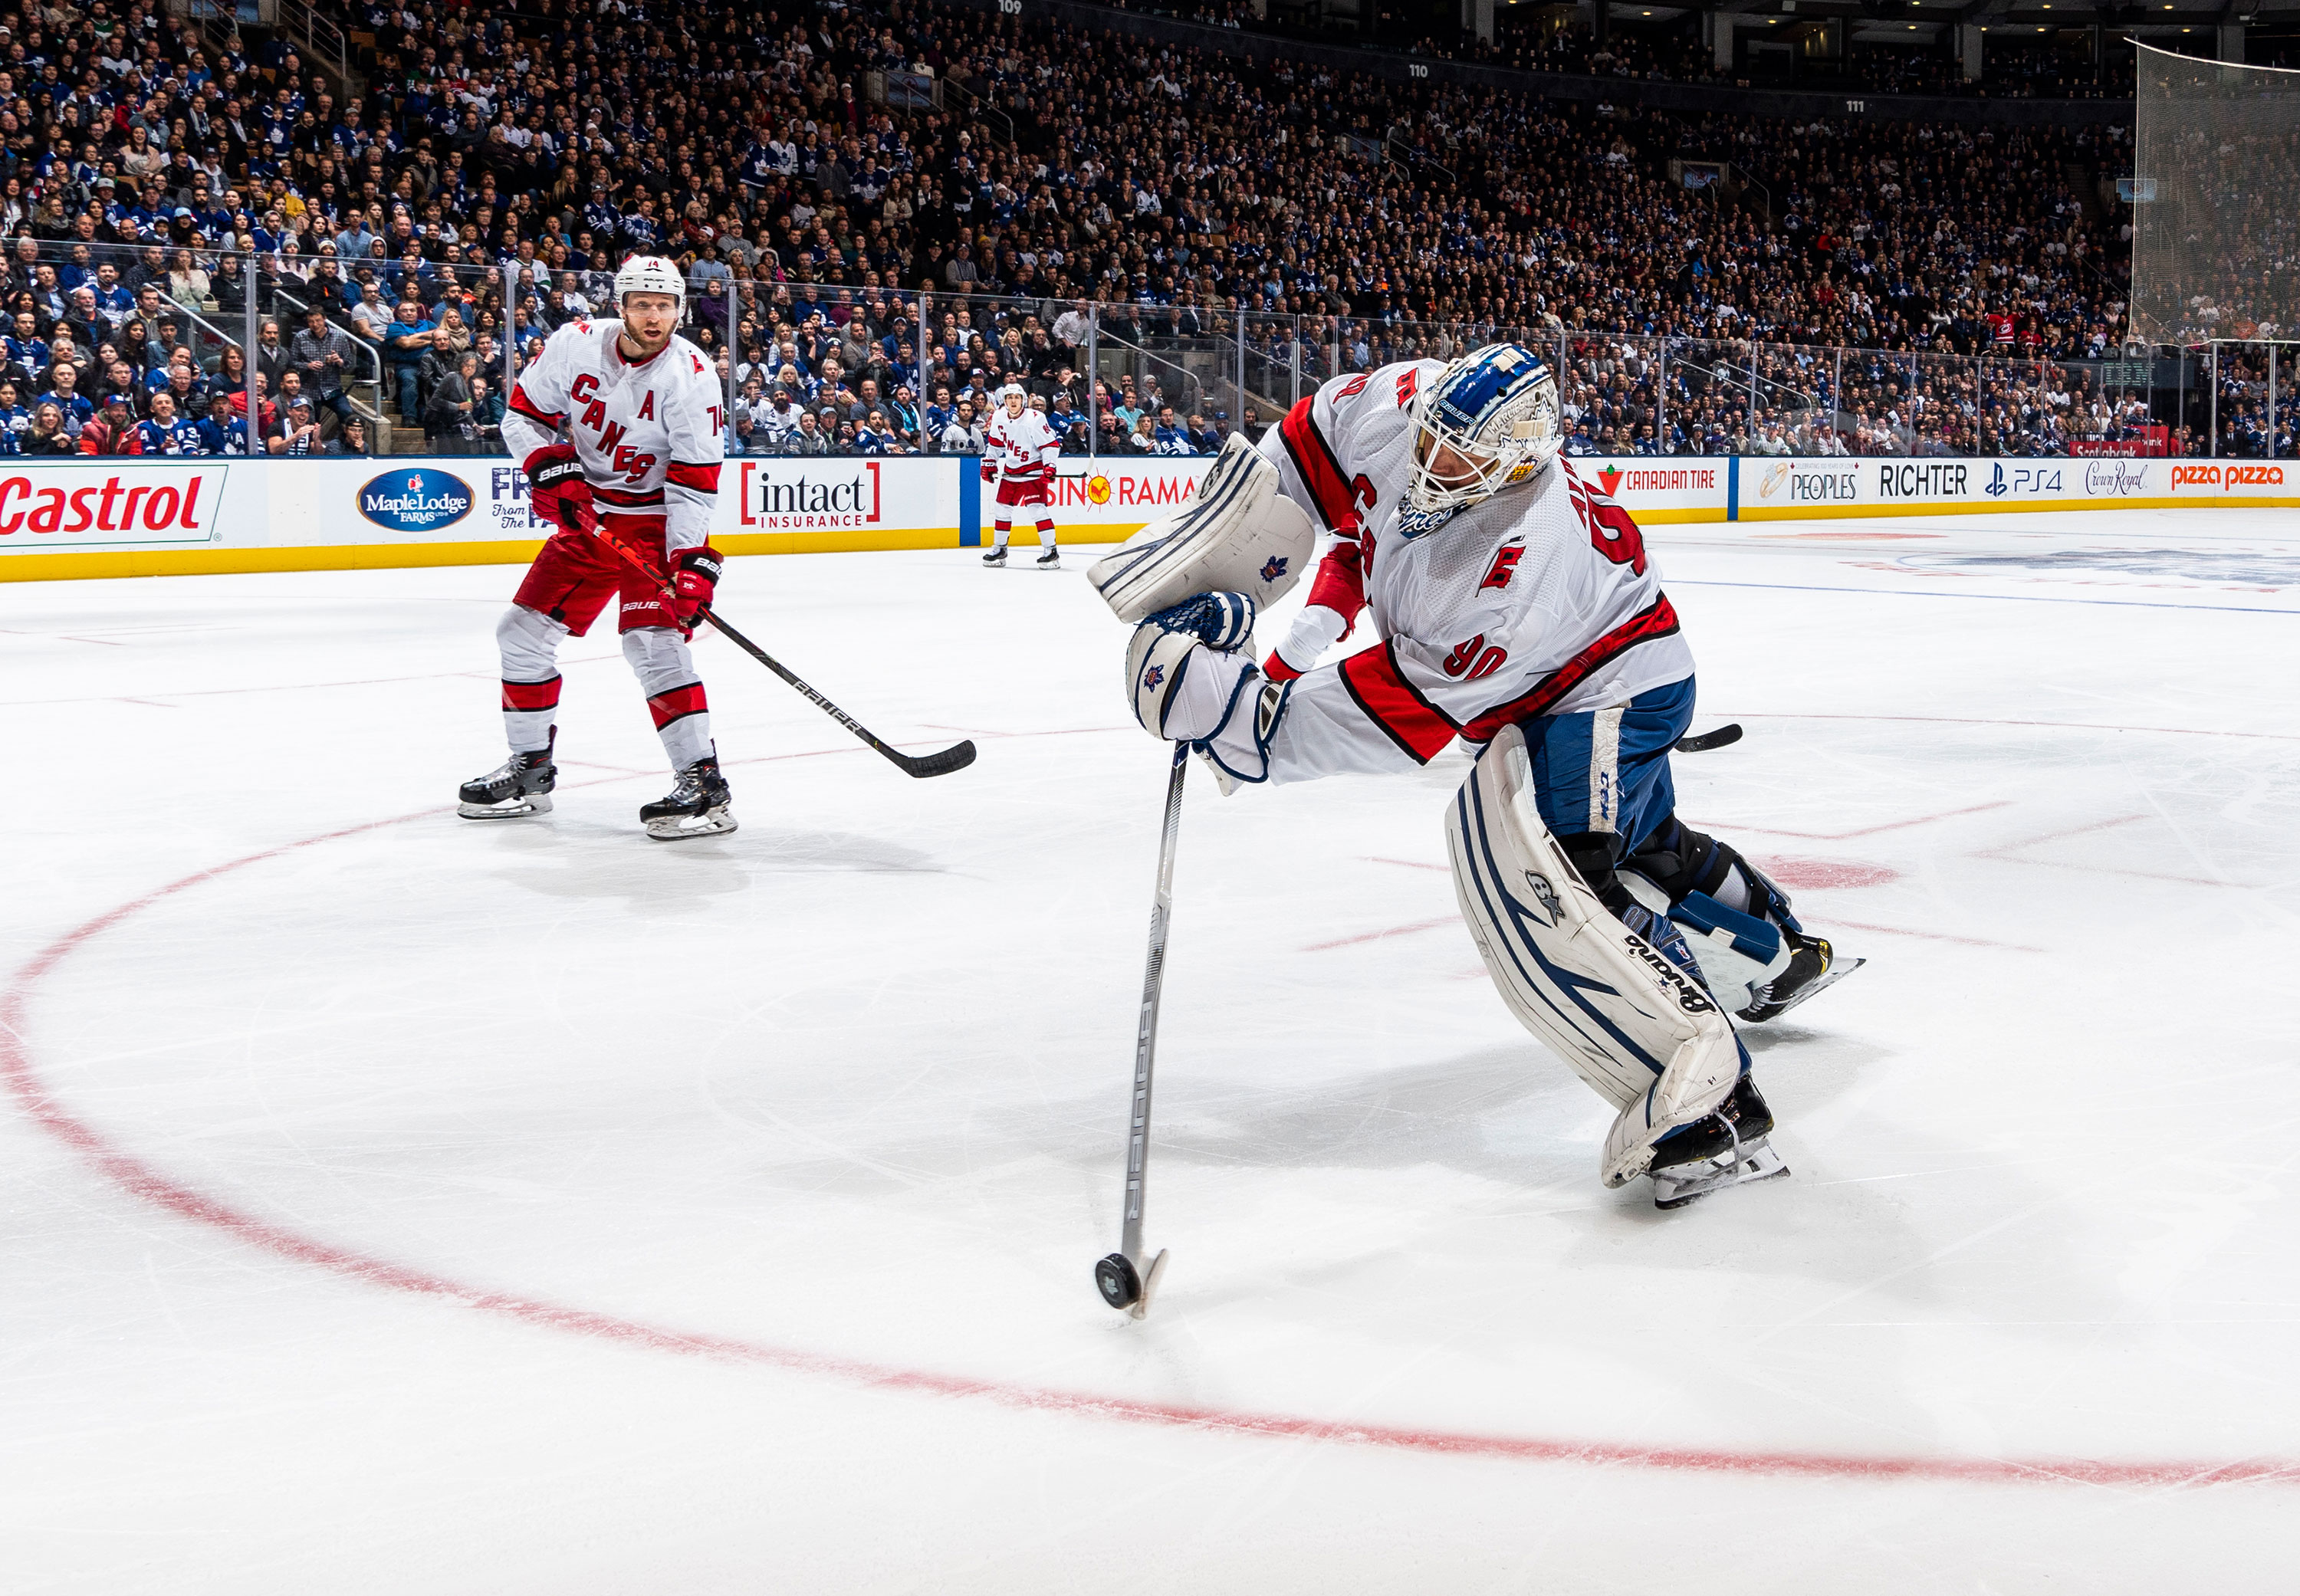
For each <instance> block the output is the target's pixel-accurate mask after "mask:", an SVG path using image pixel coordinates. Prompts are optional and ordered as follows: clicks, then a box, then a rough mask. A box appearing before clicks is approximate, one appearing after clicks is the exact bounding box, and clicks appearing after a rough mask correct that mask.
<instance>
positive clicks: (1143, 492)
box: [0, 456, 2300, 581]
mask: <svg viewBox="0 0 2300 1596" xmlns="http://www.w3.org/2000/svg"><path fill="white" fill-rule="evenodd" d="M1210 463H1211V457H1204V458H1196V459H1178V460H1125V461H1089V460H1080V461H1065V462H1064V463H1063V468H1062V470H1061V472H1060V475H1059V478H1058V479H1057V481H1056V483H1055V485H1054V494H1053V499H1054V503H1053V507H1052V510H1053V516H1054V521H1055V523H1056V526H1057V527H1058V528H1059V529H1060V534H1061V536H1062V537H1063V541H1065V542H1070V543H1085V544H1096V543H1113V542H1116V541H1118V540H1120V539H1121V538H1123V537H1125V536H1129V534H1131V533H1132V532H1134V531H1135V530H1136V529H1137V528H1139V527H1141V526H1142V525H1143V524H1144V523H1145V522H1146V521H1149V520H1154V519H1155V518H1157V517H1158V516H1161V515H1163V514H1166V513H1168V512H1170V511H1171V510H1172V509H1173V508H1174V507H1175V506H1177V505H1179V504H1183V503H1188V501H1189V498H1190V495H1191V494H1192V493H1193V492H1194V491H1195V490H1196V485H1197V481H1198V478H1200V476H1201V475H1203V473H1204V470H1205V468H1206V467H1207V465H1208V464H1210ZM1572 468H1573V470H1575V471H1576V472H1577V473H1578V474H1579V476H1581V477H1582V478H1584V479H1585V480H1588V481H1591V482H1594V483H1595V484H1596V486H1598V487H1599V488H1600V489H1602V490H1603V491H1604V492H1607V493H1610V494H1612V495H1613V496H1614V497H1615V498H1617V499H1618V500H1620V502H1621V503H1622V504H1623V505H1625V506H1627V507H1628V509H1629V511H1630V512H1631V513H1632V514H1633V515H1635V516H1636V517H1638V519H1639V520H1644V521H1648V522H1652V523H1655V524H1661V523H1667V522H1672V521H1754V520H1810V519H1821V518H1828V517H1833V516H1876V515H1891V514H1896V513H1910V514H1917V513H1922V514H1929V515H1938V514H1940V513H1943V512H1945V511H1947V512H1954V511H1991V510H1998V511H2035V510H2107V509H2167V508H2179V507H2183V506H2188V505H2214V504H2221V505H2230V506H2241V507H2245V508H2251V509H2260V508H2274V507H2293V506H2300V464H2296V463H2293V462H2288V461H2215V460H2116V459H2099V458H2092V459H2081V460H2079V459H2046V460H2011V459H2006V460H1989V459H1930V460H1908V459H1860V460H1850V459H1843V460H1828V459H1795V460H1789V459H1765V458H1748V459H1740V458H1733V457H1709V458H1696V459H1685V458H1673V459H1617V458H1584V459H1577V460H1575V461H1572ZM995 514H996V510H995V507H994V506H992V505H991V504H988V503H986V501H985V494H984V485H983V483H982V481H981V478H980V472H979V467H978V464H977V462H976V461H975V460H974V459H972V458H971V457H966V456H960V457H944V458H938V459H932V460H915V459H913V460H903V459H872V458H846V457H821V458H813V459H783V458H737V459H733V460H729V461H728V462H727V464H726V468H725V470H724V472H723V474H722V476H721V491H720V495H719V510H718V516H717V520H716V521H715V523H714V525H713V528H712V542H713V543H715V544H717V545H718V546H719V547H720V548H721V549H722V550H724V551H725V552H726V553H732V554H792V553H851V552H856V551H864V550H876V549H931V548H970V547H974V546H978V545H979V544H981V543H982V542H983V541H984V537H983V531H984V528H985V525H986V522H987V520H988V518H989V517H991V516H995ZM1014 519H1015V520H1016V523H1017V526H1016V533H1015V538H1016V541H1017V542H1019V543H1023V544H1029V543H1034V542H1036V541H1037V535H1036V532H1035V530H1033V529H1031V528H1032V527H1033V523H1035V521H1036V519H1037V512H1036V511H1021V512H1018V513H1017V514H1016V515H1015V518H1014ZM545 532H546V528H545V527H544V526H543V525H542V524H541V523H539V522H537V520H536V519H535V517H534V515H533V514H532V512H531V511H530V509H529V501H528V492H527V478H526V476H525V474H524V473H523V472H521V470H519V469H518V468H517V467H515V466H513V465H512V464H511V462H510V461H506V460H500V459H489V458H478V459H430V458H413V459H405V460H400V461H377V460H259V461H231V460H182V461H143V460H133V459H94V458H91V459H87V460H84V461H70V460H67V461H16V462H14V463H12V464H11V465H9V466H8V467H7V468H6V469H5V470H0V581H25V580H37V579H40V578H74V577H119V576H162V575H175V574H187V573H197V572H222V571H262V570H315V569H357V568H371V567H387V566H413V565H491V564H507V563H515V562H521V561H526V560H528V559H530V558H531V557H532V556H533V555H534V553H535V551H536V549H537V546H538V545H539V544H540V543H541V541H542V539H543V536H545Z"/></svg>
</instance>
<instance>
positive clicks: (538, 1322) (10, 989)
mask: <svg viewBox="0 0 2300 1596" xmlns="http://www.w3.org/2000/svg"><path fill="white" fill-rule="evenodd" d="M1026 735H1027V734H1026ZM846 752H858V751H853V750H846V749H837V750H829V749H826V750H820V751H815V752H808V753H800V754H784V755H780V756H778V757H779V758H781V759H809V758H816V757H821V755H823V754H829V753H846ZM742 762H744V763H746V764H747V763H763V762H766V761H742ZM634 778H635V777H605V778H603V780H604V781H616V780H628V779H634ZM580 785H582V786H595V785H601V784H600V783H594V782H585V783H582V784H580ZM444 813H445V811H444V810H418V811H416V812H415V813H412V814H405V815H396V816H394V817H392V818H391V819H383V820H371V821H369V822H368V823H366V824H365V825H361V826H347V827H344V828H342V829H341V830H337V831H329V832H323V833H321V834H320V835H317V836H310V837H305V838H304V839H302V840H301V841H299V842H293V843H283V844H279V846H277V847H271V848H265V849H262V850H260V851H258V852H254V853H249V854H246V855H244V856H243V857H241V858H238V859H235V860H229V862H227V863H224V864H221V865H217V866H215V867H213V868H212V869H204V870H200V871H197V872H196V873H194V874H192V875H189V876H186V877H181V878H180V879H179V880H175V881H171V882H170V883H168V884H167V885H164V886H161V887H156V888H154V890H152V891H150V892H148V893H146V894H143V895H142V896H140V897H137V898H131V899H129V901H128V902H124V903H121V904H119V905H117V906H116V907H114V908H112V909H109V910H105V911H104V913H102V914H99V915H97V916H96V917H95V918H94V919H88V920H85V921H83V922H81V923H80V924H79V925H78V926H76V927H73V928H72V929H71V930H69V931H67V932H65V933H64V934H63V935H61V936H59V937H57V938H56V939H55V940H54V941H53V942H51V943H48V944H47V946H46V947H45V948H42V949H41V950H40V951H39V952H37V953H36V954H34V955H33V956H32V957H31V958H30V959H29V960H27V961H26V962H25V963H24V965H23V966H22V967H21V968H19V969H18V970H17V972H16V974H15V977H14V978H13V979H12V980H11V981H10V982H9V984H8V986H7V989H6V990H5V992H4V993H0V1085H4V1086H5V1088H6V1090H7V1092H8V1093H9V1095H10V1096H12V1098H14V1099H15V1101H16V1103H17V1105H18V1107H19V1108H21V1110H23V1112H24V1114H25V1117H26V1118H29V1120H30V1121H31V1122H32V1123H33V1124H35V1125H36V1126H38V1127H39V1128H40V1129H42V1130H43V1131H46V1133H47V1134H48V1135H52V1136H54V1137H55V1139H56V1140H57V1141H59V1142H61V1143H63V1144H64V1145H65V1146H67V1147H69V1148H70V1149H71V1151H73V1152H74V1153H76V1154H77V1155H79V1158H80V1159H81V1160H83V1161H84V1162H86V1163H87V1165H88V1166H89V1167H91V1168H94V1169H95V1170H96V1172H97V1173H98V1174H100V1175H101V1176H104V1179H106V1180H108V1181H110V1182H111V1183H112V1185H115V1186H118V1187H119V1188H120V1189H121V1190H122V1191H124V1192H127V1193H129V1194H130V1195H132V1196H135V1197H137V1198H139V1199H141V1200H142V1201H146V1202H149V1203H151V1204H152V1205H154V1207H156V1208H161V1209H166V1210H168V1211H169V1212H171V1213H173V1214H175V1215H176V1216H178V1217H179V1218H184V1219H188V1220H190V1221H192V1222H193V1223H195V1224H198V1225H204V1226H208V1227H210V1228H212V1229H214V1230H220V1231H221V1232H223V1233H224V1234H228V1235H230V1236H232V1237H234V1238H235V1239H237V1241H239V1242H241V1243H245V1244H246V1245H249V1246H252V1247H255V1248H258V1249H260V1250H262V1251H265V1252H269V1253H271V1255H272V1256H274V1257H276V1258H279V1259H285V1260H287V1261H288V1262H290V1263H297V1264H303V1265H305V1266H307V1267H310V1268H317V1269H321V1270H325V1271H327V1272H328V1273H330V1274H333V1275H337V1276H344V1277H346V1278H348V1279H353V1280H357V1281H361V1282H363V1283H365V1284H370V1285H374V1286H379V1287H382V1288H384V1289H387V1290H390V1291H396V1292H404V1293H409V1294H410V1295H413V1296H418V1297H428V1298H434V1299H437V1300H441V1301H451V1302H460V1303H462V1305H463V1306H465V1307H467V1308H472V1309H479V1311H481V1312H483V1313H487V1314H492V1315H495V1316H496V1317H498V1318H505V1319H510V1320H512V1321H515V1322H517V1323H521V1324H525V1325H531V1326H537V1327H540V1328H544V1329H549V1330H557V1331H564V1332H567V1333H570V1334H576V1335H586V1336H590V1337H593V1338H595V1339H597V1340H602V1341H608V1342H616V1343H618V1344H621V1345H624V1346H629V1347H635V1348H637V1349H640V1350H642V1351H652V1352H669V1353H676V1354H679V1355H683V1356H687V1357H695V1358H707V1359H713V1360H715V1361H718V1362H722V1363H728V1364H735V1365H749V1366H752V1367H770V1368H779V1369H783V1370H786V1371H789V1372H792V1373H796V1374H803V1375H812V1376H821V1377H824V1378H829V1379H835V1380H838V1381H842V1382H845V1383H846V1384H853V1385H856V1386H861V1387H866V1388H870V1389H874V1390H880V1391H895V1392H917V1393H921V1394H925V1395H932V1396H942V1397H953V1398H961V1397H966V1398H975V1399H978V1400H984V1401H991V1402H995V1403H996V1404H997V1405H999V1406H1001V1407H1004V1408H1009V1409H1018V1410H1022V1411H1027V1412H1036V1413H1052V1414H1062V1415H1071V1416H1075V1417H1080V1418H1092V1419H1103V1420H1107V1421H1113V1422H1117V1423H1123V1424H1139V1425H1156V1426H1164V1427H1170V1428H1177V1429H1191V1430H1197V1431H1200V1432H1204V1433H1207V1434H1221V1435H1236V1436H1240V1437H1263V1438H1268V1439H1273V1440H1285V1441H1318V1442H1334V1443H1338V1444H1346V1445H1356V1446H1370V1447H1380V1448H1386V1449H1390V1450H1394V1451H1407V1452H1421V1453H1433V1454H1437V1455H1439V1456H1445V1457H1457V1458H1486V1459H1496V1460H1503V1461H1514V1462H1534V1463H1583V1464H1610V1465H1613V1466H1616V1467H1639V1468H1656V1469H1667V1470H1671V1471H1678V1472H1688V1473H1703V1474H1728V1475H1776V1476H1804V1477H1809V1478H1810V1477H1820V1478H1827V1479H1840V1480H1856V1481H1873V1482H1880V1483H1881V1482H1888V1481H1895V1480H1920V1481H1927V1482H1941V1483H1960V1482H1961V1483H1965V1484H2079V1485H2095V1486H2106V1487H2112V1488H2115V1487H2125V1488H2131V1487H2142V1488H2146V1487H2156V1488H2168V1489H2169V1488H2173V1487H2195V1486H2198V1485H2211V1484H2278V1485H2300V1459H2280V1458H2244V1459H2231V1460H2225V1461H2219V1462H2213V1461H2207V1460H2204V1459H2176V1460H2125V1461H2115V1460H2096V1459H2081V1458H1944V1457H1892V1456H1868V1455H1863V1454H1857V1453H1829V1452H1801V1451H1726V1450H1721V1449H1715V1448H1705V1447H1671V1446H1640V1445H1638V1444H1635V1443H1633V1442H1614V1441H1576V1440H1562V1439H1545V1438H1538V1437H1526V1436H1511V1435H1480V1434H1470V1433H1464V1432H1457V1431H1449V1430H1436V1429H1419V1428H1413V1427H1408V1426H1395V1425H1379V1424H1361V1423H1354V1422H1352V1421H1349V1420H1346V1419H1325V1418H1313V1417H1302V1416H1297V1415H1291V1414H1280V1413H1258V1412H1254V1411H1253V1410H1251V1409H1237V1408H1213V1407H1203V1406H1198V1405H1196V1404H1191V1403H1182V1402H1161V1401H1148V1400H1146V1399H1142V1398H1137V1397H1126V1396H1113V1395H1098V1394H1096V1393H1094V1392H1078V1391H1063V1390H1058V1389H1054V1388H1051V1387H1045V1386H1035V1385H1028V1384H1021V1383H1019V1382H1013V1381H1006V1380H994V1379H982V1378H976V1377H973V1376H965V1375H957V1374H951V1373H947V1372H944V1371H939V1370H934V1369H921V1368H904V1367H900V1366H898V1365H894V1364H884V1363H873V1362H869V1361H866V1360H863V1359H852V1358H841V1357H838V1356H837V1355H835V1354H831V1353H827V1352H815V1351H805V1350H804V1349H799V1348H790V1347H776V1346H770V1345H766V1344H764V1343H762V1342H750V1341H744V1340H740V1339H738V1338H736V1337H732V1336H724V1335H714V1334H709V1333H707V1332H701V1331H686V1330H675V1329H671V1328H668V1327H664V1326H654V1325H649V1324H646V1323H643V1322H641V1321H639V1320H637V1319H629V1318H621V1317H619V1316H616V1315H612V1314H605V1313H598V1312H594V1311H592V1310H590V1309H583V1308H577V1307H572V1306H569V1305H566V1304H562V1303H555V1302H550V1301H544V1300H542V1299H540V1298H536V1297H527V1296H521V1295H519V1294H517V1293H512V1292H504V1291H497V1290H492V1289H490V1288H488V1287H486V1286H482V1285H476V1284H468V1283H465V1282H462V1281H459V1280H455V1279H453V1278H451V1277H449V1276H445V1275H438V1274H434V1273H432V1272H430V1271H429V1270H427V1269H424V1268H421V1267H419V1266H416V1265H413V1264H405V1263H397V1262H394V1261H392V1260H390V1259H382V1258H375V1257H371V1256H369V1255H368V1254H366V1253H363V1252H361V1251H357V1250H355V1249H354V1248H351V1247H347V1246H344V1245H340V1244H338V1243H334V1242H329V1241H325V1240H322V1239H321V1238H319V1237H316V1236H311V1235H305V1234H303V1233H301V1232H299V1231H296V1230H292V1229H290V1228H288V1227H287V1226H283V1225H277V1224H274V1223H272V1222H271V1220H269V1219H264V1218H258V1217H256V1216H255V1215H253V1214H249V1213H246V1212H243V1211H242V1210H240V1209H237V1208H234V1207H232V1206H231V1205H230V1204H229V1203H227V1202H224V1201H221V1200H219V1199H217V1198H214V1197H212V1196H209V1195H207V1194H206V1193H202V1192H198V1191H195V1190H193V1189H192V1188H191V1187H189V1186H187V1185H183V1184H181V1183H180V1182H179V1181H176V1180H174V1179H172V1178H171V1177H170V1176H167V1175H166V1174H164V1173H163V1172H162V1171H161V1170H159V1169H157V1168H154V1167H153V1166H152V1165H151V1164H148V1163H146V1161H145V1160H143V1159H142V1158H140V1157H138V1156H137V1154H136V1153H135V1152H134V1151H131V1150H129V1148H127V1147H124V1146H122V1145H120V1144H119V1143H115V1142H114V1141H113V1140H112V1138H111V1137H110V1136H108V1135H105V1133H104V1131H102V1130H101V1129H99V1128H97V1127H96V1126H94V1125H91V1124H89V1123H88V1122H87V1120H85V1119H82V1118H79V1116H77V1115H75V1114H74V1113H73V1112H72V1111H71V1109H70V1108H69V1107H67V1106H66V1105H65V1104H64V1103H63V1101H61V1100H60V1099H59V1098H58V1097H57V1096H56V1094H55V1093H54V1092H53V1091H51V1090H50V1089H49V1087H48V1086H47V1085H46V1082H45V1081H44V1080H42V1078H41V1076H40V1074H39V1070H38V1068H37V1063H36V1061H35V1060H34V1058H33V1053H32V1048H31V1045H30V1043H29V1040H28V1038H29V1034H30V1023H29V1018H30V1009H31V1003H32V999H33V996H34V994H35V993H37V991H38V989H39V985H40V983H41V982H42V981H44V980H45V979H46V977H48V976H49V975H50V974H52V973H53V972H54V970H55V968H57V967H58V966H59V965H61V964H62V963H63V961H64V960H66V959H68V958H69V957H71V954H72V953H73V952H76V951H77V950H79V948H81V947H84V946H85V945H87V943H90V942H92V941H94V940H95V939H96V937H98V936H101V935H104V933H105V932H107V931H112V930H116V929H117V928H119V927H121V926H122V925H124V924H126V923H127V922H129V921H130V920H132V919H135V917H136V916H137V915H138V914H140V913H142V912H143V911H144V910H146V909H149V908H151V907H152V906H153V905H154V904H156V903H159V902H163V901H165V900H166V899H169V898H171V897H174V896H175V895H177V894H179V893H183V892H187V891H188V890H190V889H191V888H194V887H197V886H204V885H208V884H210V883H212V882H214V881H218V880H221V878H223V877H227V876H230V875H233V874H236V873H237V872H238V871H241V870H244V869H248V868H250V867H252V866H254V865H259V864H262V863H263V862H265V861H266V860H274V859H279V858H282V857H284V856H286V855H288V854H292V853H296V852H301V851H303V850H304V849H306V848H314V847H318V846H319V845H321V844H323V843H331V842H338V841H341V840H342V839H343V838H346V837H351V836H359V835H364V834H365V833H368V832H371V831H379V830H382V829H384V828H385V827H392V826H401V825H405V824H407V823H408V822H410V821H413V820H422V819H437V818H439V817H441V816H442V815H443V814H444ZM1113 1078H1115V1077H1113ZM1090 1251H1093V1249H1092V1247H1091V1246H1090V1245H1089V1244H1088V1240H1087V1238H1084V1237H1081V1238H1080V1245H1079V1256H1080V1258H1081V1259H1082V1260H1083V1259H1085V1257H1086V1255H1087V1254H1088V1252H1090ZM1087 1288H1088V1281H1087V1272H1086V1268H1085V1267H1084V1263H1083V1262H1081V1265H1080V1268H1079V1299H1080V1311H1081V1312H1100V1311H1102V1310H1100V1309H1096V1308H1094V1307H1093V1306H1092V1302H1093V1299H1092V1297H1091V1296H1090V1295H1089V1294H1088V1289H1087Z"/></svg>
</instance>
